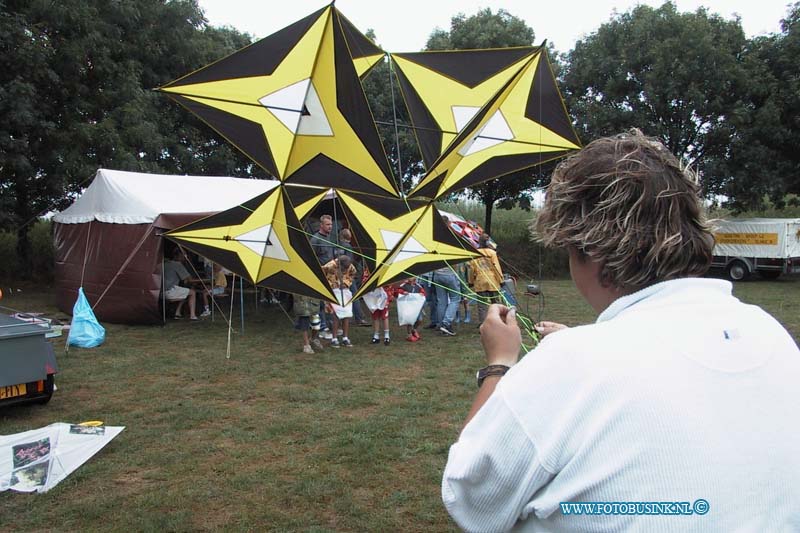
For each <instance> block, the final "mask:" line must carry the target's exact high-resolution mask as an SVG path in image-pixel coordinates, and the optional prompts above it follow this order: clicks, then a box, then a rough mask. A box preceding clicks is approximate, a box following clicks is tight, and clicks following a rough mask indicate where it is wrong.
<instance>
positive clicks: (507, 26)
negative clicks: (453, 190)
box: [426, 8, 546, 232]
mask: <svg viewBox="0 0 800 533" xmlns="http://www.w3.org/2000/svg"><path fill="white" fill-rule="evenodd" d="M534 37H535V34H534V31H533V29H531V28H530V27H529V26H528V25H527V24H526V23H525V21H524V20H522V19H520V18H518V17H515V16H514V15H512V14H510V13H509V12H508V11H506V10H504V9H500V10H498V11H497V13H493V12H492V10H491V8H486V9H482V10H480V11H478V12H477V13H476V14H475V15H472V16H470V17H467V16H466V15H464V14H463V13H460V14H458V15H456V16H455V17H453V18H452V19H451V21H450V31H445V30H442V29H436V30H434V31H433V32H432V33H431V35H430V37H428V43H427V45H426V49H427V50H468V49H474V48H507V47H511V46H530V45H532V44H533V40H534ZM544 176H545V174H544V173H543V172H541V171H540V170H538V169H525V170H521V171H519V172H514V173H512V174H508V175H506V176H502V177H500V178H498V179H494V180H491V181H487V182H486V183H484V184H482V185H479V186H477V187H473V188H471V189H469V191H468V194H469V195H470V196H472V197H473V198H478V199H479V200H480V201H481V202H482V203H483V204H484V206H485V218H484V229H485V230H486V231H487V232H491V228H492V210H493V209H494V206H495V204H497V205H499V206H501V207H503V208H506V209H510V208H512V207H514V206H515V205H519V206H521V207H523V208H530V200H531V195H530V190H531V188H532V187H535V186H541V185H542V184H543V183H544V182H545V181H546V180H545V178H544Z"/></svg>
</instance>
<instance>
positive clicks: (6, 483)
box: [0, 422, 125, 492]
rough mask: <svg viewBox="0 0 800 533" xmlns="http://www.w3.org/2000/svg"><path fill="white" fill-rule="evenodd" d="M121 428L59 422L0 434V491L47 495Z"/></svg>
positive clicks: (117, 433)
mask: <svg viewBox="0 0 800 533" xmlns="http://www.w3.org/2000/svg"><path fill="white" fill-rule="evenodd" d="M123 429H125V428H124V427H123V426H94V427H93V426H80V425H76V424H65V423H62V422H58V423H55V424H50V425H49V426H46V427H43V428H40V429H33V430H31V431H25V432H22V433H15V434H13V435H0V492H2V491H5V490H9V489H10V490H15V491H18V492H47V491H48V490H50V489H51V488H53V487H55V486H56V485H57V484H58V483H60V482H61V480H63V479H64V478H66V477H67V476H68V475H69V474H71V473H72V472H73V471H75V469H77V468H78V467H79V466H81V465H82V464H83V463H85V462H86V461H88V460H89V458H91V457H92V456H93V455H94V454H96V453H97V452H99V451H100V449H102V448H103V446H105V445H106V444H108V443H109V442H111V439H113V438H114V437H116V436H117V435H119V434H120V432H121V431H122V430H123Z"/></svg>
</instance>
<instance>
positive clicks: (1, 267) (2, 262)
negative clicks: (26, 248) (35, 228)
mask: <svg viewBox="0 0 800 533" xmlns="http://www.w3.org/2000/svg"><path fill="white" fill-rule="evenodd" d="M0 258H2V259H0V280H2V281H3V282H6V281H11V280H17V279H19V278H20V277H21V276H20V273H19V261H18V260H17V234H16V233H14V232H11V231H3V230H0Z"/></svg>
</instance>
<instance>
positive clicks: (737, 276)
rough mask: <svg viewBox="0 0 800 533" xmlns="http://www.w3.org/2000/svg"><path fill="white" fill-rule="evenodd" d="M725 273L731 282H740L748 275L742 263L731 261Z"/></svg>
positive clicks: (745, 266)
mask: <svg viewBox="0 0 800 533" xmlns="http://www.w3.org/2000/svg"><path fill="white" fill-rule="evenodd" d="M727 273H728V279H729V280H731V281H742V280H743V279H745V278H746V277H747V276H748V275H749V274H750V272H749V271H748V270H747V265H746V264H745V263H744V261H733V262H732V263H731V264H730V265H728V269H727Z"/></svg>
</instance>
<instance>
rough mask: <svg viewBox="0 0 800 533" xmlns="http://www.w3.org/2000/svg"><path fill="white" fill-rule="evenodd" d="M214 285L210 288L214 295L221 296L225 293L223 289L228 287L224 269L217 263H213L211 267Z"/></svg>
mask: <svg viewBox="0 0 800 533" xmlns="http://www.w3.org/2000/svg"><path fill="white" fill-rule="evenodd" d="M212 273H213V279H214V287H213V288H212V289H211V294H213V295H214V296H221V295H223V294H225V289H227V288H228V278H227V277H226V276H225V269H224V268H222V265H220V264H219V263H214V266H213V267H212Z"/></svg>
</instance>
